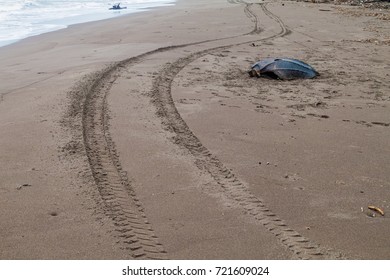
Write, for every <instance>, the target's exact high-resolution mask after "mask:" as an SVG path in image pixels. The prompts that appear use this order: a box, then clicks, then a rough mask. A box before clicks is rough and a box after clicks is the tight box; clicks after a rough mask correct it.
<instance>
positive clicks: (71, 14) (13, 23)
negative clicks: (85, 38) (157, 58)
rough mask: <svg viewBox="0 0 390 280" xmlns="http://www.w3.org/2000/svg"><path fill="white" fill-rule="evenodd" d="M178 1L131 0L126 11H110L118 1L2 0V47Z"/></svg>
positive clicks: (0, 31) (0, 20) (127, 3)
mask: <svg viewBox="0 0 390 280" xmlns="http://www.w3.org/2000/svg"><path fill="white" fill-rule="evenodd" d="M173 3H174V0H127V1H124V2H121V6H122V7H127V9H124V10H109V8H110V7H111V6H112V5H114V4H116V3H115V2H109V1H103V0H97V1H85V0H62V1H61V0H0V46H4V45H7V44H10V43H13V42H15V41H18V40H20V39H23V38H26V37H29V36H34V35H38V34H42V33H45V32H50V31H54V30H58V29H61V28H65V27H67V26H68V25H71V24H76V23H82V22H88V21H96V20H101V19H107V18H111V17H116V16H119V15H124V14H129V13H135V12H139V11H143V10H146V9H148V8H152V7H157V6H166V5H172V4H173Z"/></svg>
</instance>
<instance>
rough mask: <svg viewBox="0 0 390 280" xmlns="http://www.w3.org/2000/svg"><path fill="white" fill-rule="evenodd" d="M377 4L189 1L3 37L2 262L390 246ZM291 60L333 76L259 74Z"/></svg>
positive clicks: (384, 46) (278, 255)
mask: <svg viewBox="0 0 390 280" xmlns="http://www.w3.org/2000/svg"><path fill="white" fill-rule="evenodd" d="M361 9H362V8H360V7H343V9H342V10H340V7H339V6H333V5H329V4H321V5H320V4H311V3H303V2H298V3H296V2H256V1H255V2H253V3H251V2H248V3H246V2H244V1H240V0H231V1H230V0H229V1H224V0H215V1H205V0H200V1H199V0H197V1H194V0H186V1H184V0H179V1H178V3H177V4H176V5H175V6H172V7H165V8H159V9H155V10H153V11H149V12H146V13H140V14H136V15H129V16H124V17H120V18H116V19H111V20H105V21H99V22H94V23H87V24H81V25H75V26H72V27H69V28H67V29H64V30H60V31H56V32H53V33H48V34H44V35H40V36H36V37H32V38H29V39H25V40H23V41H21V42H19V43H17V44H14V45H10V46H7V47H3V48H0V61H1V64H2V67H1V69H0V77H1V85H0V94H1V97H0V127H1V134H0V166H1V168H0V171H1V174H0V205H1V208H0V240H1V241H0V258H1V259H126V258H157V259H160V258H162V259H165V258H168V259H300V258H303V259H339V258H351V259H389V258H390V249H389V248H390V239H389V238H388V237H389V236H390V224H389V221H390V220H389V217H390V172H389V166H390V145H389V139H390V132H389V129H390V126H389V125H390V111H389V106H390V92H389V88H390V77H389V73H390V52H389V44H388V34H390V30H389V29H390V26H389V24H388V21H387V20H383V19H381V18H379V17H373V16H372V15H365V14H364V12H361ZM385 13H386V12H385ZM356 15H357V16H356ZM274 56H282V57H294V58H298V59H301V60H303V61H306V62H308V63H309V64H311V65H312V66H314V67H315V68H316V69H317V71H318V72H320V74H321V75H320V76H319V77H318V78H315V79H312V80H300V81H279V80H271V79H266V78H260V79H256V78H250V77H249V76H248V75H247V73H246V71H247V70H248V69H249V67H250V65H251V64H252V63H253V62H255V61H257V60H258V59H261V58H265V57H274ZM370 205H374V206H377V207H379V208H381V209H382V210H383V211H384V212H385V215H384V216H381V215H380V214H379V213H376V212H374V211H371V210H369V209H368V208H367V207H368V206H370Z"/></svg>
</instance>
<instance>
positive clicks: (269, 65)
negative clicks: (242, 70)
mask: <svg viewBox="0 0 390 280" xmlns="http://www.w3.org/2000/svg"><path fill="white" fill-rule="evenodd" d="M249 75H250V76H251V77H260V76H261V75H266V76H268V77H271V78H275V79H281V80H293V79H311V78H314V77H315V76H317V75H319V73H318V72H317V71H316V70H315V69H314V68H313V67H311V66H310V65H308V64H306V63H305V62H303V61H300V60H298V59H293V58H266V59H263V60H260V61H258V62H256V63H255V64H253V65H252V69H251V70H250V71H249Z"/></svg>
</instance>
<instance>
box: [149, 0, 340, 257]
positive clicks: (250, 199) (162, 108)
mask: <svg viewBox="0 0 390 280" xmlns="http://www.w3.org/2000/svg"><path fill="white" fill-rule="evenodd" d="M260 6H261V7H262V10H263V11H264V12H265V14H266V15H267V16H269V17H271V18H272V19H274V20H275V21H277V22H278V23H279V25H280V26H281V31H280V32H279V33H278V34H276V35H272V36H271V37H268V38H264V39H263V40H268V39H271V38H276V37H282V36H284V35H286V34H288V32H289V31H288V29H287V28H286V27H285V26H284V23H283V21H282V20H281V19H280V18H278V17H277V16H275V15H273V14H272V13H271V12H270V11H269V10H267V8H266V5H265V4H260ZM236 45H240V44H236ZM231 46H232V45H230V46H222V47H217V48H212V49H208V50H203V51H200V52H197V53H194V54H191V55H189V56H186V57H184V58H180V59H178V60H176V61H175V62H174V63H169V64H167V65H166V66H165V68H164V69H163V70H161V71H160V73H159V75H158V77H157V78H155V80H154V83H153V89H152V91H151V98H152V102H153V104H154V105H155V107H156V110H157V112H156V113H157V116H159V117H160V118H161V119H162V123H163V125H164V127H165V129H167V130H169V131H171V132H173V133H174V136H173V141H174V142H175V143H176V144H177V145H179V146H181V147H183V148H185V149H186V150H188V151H189V152H190V153H191V154H192V155H193V157H194V158H195V164H196V165H197V166H198V168H199V169H201V170H206V171H207V172H208V173H209V174H210V175H211V176H212V177H213V178H214V180H215V182H216V183H217V184H218V185H219V186H220V187H221V188H222V189H223V191H224V192H225V193H226V195H227V196H228V197H230V198H231V199H233V200H235V201H237V202H238V203H239V205H240V206H241V207H242V208H243V209H244V211H245V212H246V213H247V214H249V215H250V216H251V217H252V218H254V219H255V220H257V221H258V222H260V223H261V224H262V225H263V226H264V227H265V228H266V229H268V230H269V231H270V232H271V233H273V234H274V235H275V236H276V237H277V238H278V239H279V240H280V241H281V242H282V243H283V244H284V245H285V246H286V247H287V248H288V249H289V250H291V251H292V252H293V253H294V254H296V255H297V256H298V258H301V259H328V258H329V259H339V258H343V256H342V255H341V254H340V253H338V252H335V251H332V250H327V249H325V248H322V247H321V246H319V245H317V244H315V243H314V242H312V241H310V240H308V239H307V238H305V237H303V236H302V235H301V234H299V233H298V232H297V231H295V230H293V229H291V228H289V227H288V226H287V224H286V223H285V222H284V221H283V220H281V219H280V218H278V217H277V215H276V214H274V213H273V212H272V211H271V210H270V209H269V208H268V207H267V206H266V205H265V204H264V203H263V202H262V201H261V200H260V199H259V198H258V197H256V196H255V195H253V194H252V193H251V192H250V191H249V189H248V187H247V186H245V185H244V183H242V182H241V181H240V180H239V179H238V178H237V177H236V175H234V173H233V172H232V171H230V170H229V169H227V168H226V167H225V166H224V165H223V164H222V162H220V161H219V159H218V158H217V157H215V156H213V155H212V153H211V152H210V151H209V150H208V149H207V148H206V147H205V146H203V144H202V143H201V141H200V140H199V139H198V138H197V137H196V136H195V135H194V134H193V132H192V131H191V130H190V129H189V127H188V126H187V124H186V122H185V121H184V120H183V119H182V117H181V116H180V114H179V112H178V110H177V108H176V106H175V103H174V101H173V99H172V93H171V88H172V83H173V80H174V79H175V77H176V76H177V75H178V73H179V72H180V71H181V70H183V69H184V68H185V67H186V66H187V65H188V64H190V63H191V62H193V61H195V60H197V59H199V58H200V57H202V56H204V55H206V54H209V53H212V52H213V51H217V50H223V49H225V48H227V47H231Z"/></svg>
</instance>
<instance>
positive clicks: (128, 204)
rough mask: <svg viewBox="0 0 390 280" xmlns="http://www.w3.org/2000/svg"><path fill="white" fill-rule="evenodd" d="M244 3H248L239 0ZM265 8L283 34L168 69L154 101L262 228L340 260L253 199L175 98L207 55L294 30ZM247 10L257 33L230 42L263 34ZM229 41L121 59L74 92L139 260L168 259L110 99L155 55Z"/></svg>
mask: <svg viewBox="0 0 390 280" xmlns="http://www.w3.org/2000/svg"><path fill="white" fill-rule="evenodd" d="M239 3H242V2H241V1H239ZM259 5H260V6H261V8H262V10H263V11H264V13H265V14H266V15H267V16H269V17H271V18H272V19H274V20H275V21H277V22H278V23H279V25H280V26H281V31H280V32H279V33H278V34H274V35H272V36H269V37H266V38H263V39H260V40H253V39H252V40H250V41H246V42H240V43H236V44H230V45H224V46H219V47H214V48H209V49H206V50H202V51H199V52H195V53H193V54H191V55H189V56H186V57H184V58H181V59H179V60H177V61H175V62H174V63H172V64H167V65H165V67H164V69H163V70H162V71H161V72H160V75H159V76H158V77H157V78H156V79H155V80H154V81H153V89H152V92H151V98H152V102H153V103H154V104H155V106H156V108H157V115H158V117H160V118H161V120H162V123H163V124H164V125H165V128H166V129H168V130H170V131H173V132H174V133H175V137H174V140H175V143H177V144H178V145H180V146H181V147H184V148H186V149H187V150H188V151H189V152H190V153H191V154H192V155H193V156H194V158H195V162H196V165H197V166H198V168H200V169H201V170H205V171H207V172H208V173H210V174H211V176H212V177H213V178H214V180H215V181H216V182H217V183H218V185H219V186H221V189H222V191H223V192H224V193H225V194H226V195H227V196H229V197H231V198H232V199H234V200H236V201H238V202H239V204H240V206H241V207H242V208H243V209H244V210H245V212H246V213H248V214H249V215H250V216H251V217H253V218H254V219H256V220H257V221H260V223H261V224H263V225H264V226H265V227H266V228H267V229H268V230H270V231H271V232H272V233H273V234H274V235H275V236H276V237H277V238H278V239H279V240H280V241H281V242H282V243H283V244H284V245H285V246H287V247H288V248H289V249H290V250H291V251H292V252H294V253H295V254H296V255H297V256H298V257H300V258H304V259H305V258H307V259H312V258H332V259H334V258H337V257H339V255H338V254H337V253H330V252H329V251H326V250H325V249H323V248H321V247H320V246H318V245H316V244H314V243H312V242H311V241H309V240H308V239H306V238H304V237H303V236H301V235H300V234H299V233H297V232H296V231H294V230H292V229H290V228H289V227H288V226H287V225H286V223H285V222H284V221H282V220H281V219H279V218H278V217H277V216H276V215H275V214H274V213H272V212H271V211H270V210H269V209H268V208H267V207H266V206H265V205H264V204H263V203H262V201H261V200H260V199H259V198H257V197H255V196H254V195H252V194H251V193H250V192H249V190H248V188H247V187H246V186H245V185H244V184H243V183H242V182H241V181H240V180H239V179H238V178H237V177H236V176H235V175H234V174H233V173H232V172H231V171H230V170H229V169H227V168H226V167H225V166H224V165H223V164H222V163H221V162H220V161H219V160H218V159H217V158H216V157H215V156H213V155H212V154H211V153H210V152H209V151H208V150H207V148H205V147H204V146H203V145H202V143H201V142H200V141H199V139H198V138H197V137H196V136H195V135H194V134H193V133H192V132H191V130H190V129H189V128H188V126H187V124H186V123H185V122H184V120H183V119H182V118H181V116H180V114H179V113H178V111H177V109H176V107H175V104H174V102H173V100H172V96H171V86H172V82H173V80H174V78H175V77H176V75H177V74H178V73H179V72H180V71H181V70H182V69H184V67H186V65H188V64H189V63H191V62H192V61H195V60H196V59H198V58H200V57H202V56H204V55H206V54H209V53H212V52H215V51H219V50H223V49H226V48H229V47H232V46H237V45H242V44H246V43H250V42H255V41H265V40H269V39H272V38H276V37H282V36H285V35H286V34H288V32H289V31H288V29H287V28H286V27H285V26H284V24H283V22H282V21H281V20H280V19H279V18H278V17H276V16H275V15H273V14H272V13H271V12H269V11H268V10H267V9H266V4H259ZM245 10H246V12H245V13H246V14H247V16H248V17H250V18H252V19H253V22H255V27H254V29H253V30H252V31H251V32H249V33H247V34H243V35H238V36H232V37H227V38H238V37H244V36H245V35H249V34H253V33H258V32H259V29H258V22H259V21H258V16H257V14H256V13H255V12H254V11H253V10H252V5H250V6H249V5H247V4H246V7H245ZM250 15H251V16H250ZM227 38H220V39H215V40H207V41H202V42H196V43H190V44H183V45H177V46H170V47H163V48H159V49H156V50H153V51H150V52H146V53H144V54H141V55H139V56H136V57H132V58H129V59H126V60H123V61H120V62H118V63H115V64H113V65H111V66H109V67H107V68H106V69H103V70H102V71H101V72H98V73H95V74H94V75H92V76H91V77H90V78H89V79H87V80H86V81H85V82H82V83H80V84H78V85H77V86H76V87H75V89H74V90H73V91H72V92H71V93H70V96H71V102H72V103H71V106H70V108H69V111H70V113H69V115H70V117H72V115H73V116H76V117H79V118H81V123H82V133H83V135H82V139H83V140H82V141H83V145H84V148H85V151H86V154H87V158H88V162H89V167H90V170H91V172H92V176H93V179H94V181H95V184H96V186H97V189H98V191H99V193H100V197H101V199H102V201H103V203H104V209H105V211H106V214H107V215H108V216H109V217H110V218H111V219H112V221H113V222H114V225H115V229H116V231H117V232H118V238H119V240H120V243H121V245H122V247H123V248H124V249H126V250H128V251H129V254H130V256H131V257H133V258H136V259H141V258H142V259H165V258H166V257H167V256H166V252H165V250H164V248H163V246H162V245H161V244H160V243H159V241H158V239H157V237H156V236H155V234H154V231H153V229H152V228H151V226H150V224H149V222H148V221H147V219H146V215H145V213H144V209H143V207H142V204H141V203H140V201H139V200H138V198H137V197H136V194H135V193H134V190H133V189H132V187H131V184H130V181H129V179H128V177H127V175H126V173H125V172H124V171H123V169H122V167H121V164H120V161H119V157H118V154H117V151H116V148H115V143H114V142H113V141H112V138H111V135H110V132H109V116H108V109H107V100H106V99H107V95H108V94H109V92H110V89H111V87H112V85H113V83H114V82H115V80H116V79H117V78H118V77H119V76H120V75H121V72H122V70H123V69H125V68H129V67H132V66H133V65H135V64H137V63H140V62H142V61H143V60H144V59H146V58H148V57H149V56H151V55H155V54H159V53H163V52H167V51H170V50H175V49H178V48H184V47H187V46H195V45H200V44H203V43H207V42H216V41H220V40H224V39H227ZM65 122H66V121H65ZM68 122H75V121H74V120H72V121H68ZM70 126H71V128H72V129H73V131H75V130H77V129H80V127H79V125H77V124H76V125H75V124H73V127H72V125H70ZM76 144H77V143H76ZM75 146H77V145H75Z"/></svg>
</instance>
